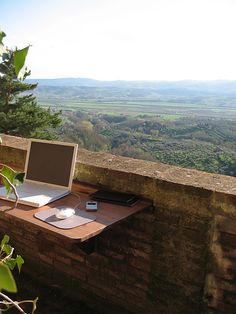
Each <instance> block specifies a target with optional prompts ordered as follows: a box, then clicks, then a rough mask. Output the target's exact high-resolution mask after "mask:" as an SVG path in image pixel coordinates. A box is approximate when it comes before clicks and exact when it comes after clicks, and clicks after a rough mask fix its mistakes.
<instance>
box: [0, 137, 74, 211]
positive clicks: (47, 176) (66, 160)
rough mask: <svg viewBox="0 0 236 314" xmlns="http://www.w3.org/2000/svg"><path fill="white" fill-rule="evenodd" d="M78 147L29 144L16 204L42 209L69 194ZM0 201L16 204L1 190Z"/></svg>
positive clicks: (32, 141)
mask: <svg viewBox="0 0 236 314" xmlns="http://www.w3.org/2000/svg"><path fill="white" fill-rule="evenodd" d="M77 148H78V145H77V144H73V143H63V142H57V141H54V142H53V141H43V140H30V142H29V148H28V151H27V157H26V163H25V180H24V183H23V184H22V185H20V186H19V187H17V192H18V194H19V203H21V204H26V205H30V206H34V207H41V206H43V205H46V204H48V203H50V202H53V201H55V200H57V199H59V198H61V197H63V196H65V195H67V194H69V193H70V191H71V186H72V180H73V174H74V169H75V162H76V156H77ZM0 198H4V199H8V200H12V201H15V196H14V194H13V193H12V194H11V195H10V196H9V197H8V198H7V197H6V189H5V187H4V186H2V187H0Z"/></svg>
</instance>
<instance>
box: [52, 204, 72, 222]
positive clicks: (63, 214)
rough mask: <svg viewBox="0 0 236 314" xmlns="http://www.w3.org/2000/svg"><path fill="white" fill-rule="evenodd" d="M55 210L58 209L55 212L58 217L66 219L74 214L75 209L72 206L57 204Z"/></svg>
mask: <svg viewBox="0 0 236 314" xmlns="http://www.w3.org/2000/svg"><path fill="white" fill-rule="evenodd" d="M57 210H58V211H57V212H56V214H55V216H56V217H57V218H58V219H66V218H69V217H71V216H73V215H74V214H75V210H74V208H72V207H67V206H58V207H57Z"/></svg>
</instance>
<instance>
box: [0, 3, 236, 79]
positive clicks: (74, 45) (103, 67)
mask: <svg viewBox="0 0 236 314" xmlns="http://www.w3.org/2000/svg"><path fill="white" fill-rule="evenodd" d="M235 17H236V0H40V1H39V0H9V1H4V0H0V29H1V30H3V31H4V32H5V33H6V34H7V37H6V38H5V41H4V43H5V45H7V46H8V47H12V48H14V47H15V46H17V47H18V48H23V47H25V46H27V45H29V44H30V45H31V47H30V51H29V54H28V58H27V67H28V68H29V69H30V70H31V78H60V77H87V78H93V79H98V80H168V81H173V80H174V81H175V80H186V79H192V80H216V79H229V80H230V79H234V80H235V79H236V18H235Z"/></svg>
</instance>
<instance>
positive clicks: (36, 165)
mask: <svg viewBox="0 0 236 314" xmlns="http://www.w3.org/2000/svg"><path fill="white" fill-rule="evenodd" d="M75 146H76V145H73V144H71V145H70V144H69V145H67V144H62V143H60V144H55V142H54V143H47V142H40V141H39V142H38V141H35V142H34V141H31V146H30V151H29V155H28V163H27V165H26V179H27V180H32V181H38V182H44V183H49V184H55V185H61V186H69V185H70V181H71V176H72V175H73V174H72V168H73V170H74V167H73V162H74V159H75Z"/></svg>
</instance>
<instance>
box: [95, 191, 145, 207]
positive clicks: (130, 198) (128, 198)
mask: <svg viewBox="0 0 236 314" xmlns="http://www.w3.org/2000/svg"><path fill="white" fill-rule="evenodd" d="M90 196H91V197H92V199H93V200H96V201H102V202H108V203H113V204H118V205H124V206H133V205H134V204H135V203H136V202H137V201H138V200H139V198H138V197H137V196H136V195H134V194H126V193H119V192H110V191H104V190H99V191H97V192H95V193H92V194H90Z"/></svg>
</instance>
